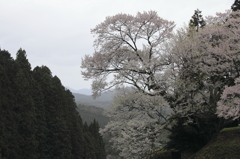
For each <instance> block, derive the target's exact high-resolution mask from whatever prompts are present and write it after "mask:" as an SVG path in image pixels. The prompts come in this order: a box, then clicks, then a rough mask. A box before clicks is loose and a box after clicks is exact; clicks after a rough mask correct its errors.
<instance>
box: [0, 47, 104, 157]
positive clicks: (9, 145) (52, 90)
mask: <svg viewBox="0 0 240 159" xmlns="http://www.w3.org/2000/svg"><path fill="white" fill-rule="evenodd" d="M98 131H99V125H98V123H97V122H96V121H95V120H94V121H93V122H92V123H91V124H90V125H87V124H83V123H82V119H81V117H80V115H79V114H78V112H77V110H76V104H75V102H74V97H73V95H72V93H71V92H70V91H69V90H66V89H65V87H64V86H63V85H62V84H61V81H60V79H59V78H58V77H57V76H52V73H51V71H50V69H49V68H48V67H46V66H41V67H39V66H37V67H35V68H34V69H33V70H32V69H31V65H30V63H29V62H28V59H27V55H26V52H25V51H24V50H22V49H20V50H19V51H18V52H17V55H16V59H13V58H12V57H11V55H10V53H9V52H8V51H6V50H0V159H10V158H11V159H46V158H51V159H84V158H92V159H103V158H105V151H104V144H103V141H102V137H101V136H100V134H99V133H98Z"/></svg>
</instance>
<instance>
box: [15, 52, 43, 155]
mask: <svg viewBox="0 0 240 159" xmlns="http://www.w3.org/2000/svg"><path fill="white" fill-rule="evenodd" d="M15 61H16V66H17V73H16V77H15V79H14V86H15V95H16V98H15V99H16V103H15V108H16V109H15V110H16V112H17V114H18V115H17V118H18V135H19V139H18V141H19V145H20V148H21V151H20V156H21V158H24V159H28V158H29V159H32V158H37V147H38V142H37V140H36V136H35V134H36V130H37V128H36V127H37V125H36V114H35V110H36V108H35V103H34V99H33V97H32V93H33V90H34V87H33V86H34V84H35V83H34V80H33V77H32V73H31V65H30V63H29V62H28V60H27V55H26V52H25V51H24V50H22V49H20V50H19V51H18V52H17V56H16V60H15ZM26 152H28V153H26Z"/></svg>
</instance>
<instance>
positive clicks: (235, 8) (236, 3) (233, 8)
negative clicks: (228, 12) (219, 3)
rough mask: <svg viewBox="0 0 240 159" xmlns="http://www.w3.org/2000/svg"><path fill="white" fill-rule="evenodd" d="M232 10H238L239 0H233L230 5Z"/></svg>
mask: <svg viewBox="0 0 240 159" xmlns="http://www.w3.org/2000/svg"><path fill="white" fill-rule="evenodd" d="M231 9H232V11H234V12H235V11H238V10H240V0H235V2H234V3H233V5H232V6H231Z"/></svg>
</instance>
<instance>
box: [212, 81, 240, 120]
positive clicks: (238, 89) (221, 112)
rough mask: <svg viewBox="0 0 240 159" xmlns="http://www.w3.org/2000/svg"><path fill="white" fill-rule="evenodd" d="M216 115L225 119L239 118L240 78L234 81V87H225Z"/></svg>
mask: <svg viewBox="0 0 240 159" xmlns="http://www.w3.org/2000/svg"><path fill="white" fill-rule="evenodd" d="M217 114H218V116H219V117H224V118H225V119H228V118H233V120H235V119H238V118H240V78H237V79H236V80H235V85H234V86H231V87H226V88H225V90H224V91H223V94H222V96H221V100H220V101H219V102H218V107H217Z"/></svg>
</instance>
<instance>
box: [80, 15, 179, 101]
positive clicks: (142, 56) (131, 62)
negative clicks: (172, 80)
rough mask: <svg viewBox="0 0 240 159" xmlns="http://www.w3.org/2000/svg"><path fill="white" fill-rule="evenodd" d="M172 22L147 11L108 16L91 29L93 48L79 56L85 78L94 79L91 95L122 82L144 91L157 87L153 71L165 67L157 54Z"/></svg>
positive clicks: (156, 79)
mask: <svg viewBox="0 0 240 159" xmlns="http://www.w3.org/2000/svg"><path fill="white" fill-rule="evenodd" d="M174 26H175V24H174V22H171V21H167V20H165V19H162V18H161V17H159V16H158V14H157V12H155V11H149V12H143V13H137V15H136V16H132V15H128V14H117V15H115V16H111V17H107V18H106V19H105V21H104V22H102V23H101V24H99V25H97V26H96V27H95V28H94V29H92V30H91V32H92V33H93V34H94V35H95V36H96V39H95V41H94V47H95V52H94V54H93V55H92V56H91V55H86V56H85V58H83V59H82V64H81V68H82V69H84V70H83V71H82V75H83V76H84V78H85V79H93V82H92V90H93V96H95V97H97V96H98V95H100V93H101V92H103V91H105V90H107V89H110V88H112V87H114V86H119V85H122V84H124V83H125V84H130V85H133V86H134V87H136V88H137V89H139V90H140V91H142V92H145V93H153V92H156V90H160V89H161V86H160V81H159V79H158V78H157V76H156V75H157V74H161V73H162V72H163V70H164V68H165V67H164V66H165V65H166V64H165V63H164V62H162V61H161V58H160V57H161V55H162V52H163V51H164V47H163V43H164V42H166V41H168V40H169V38H170V37H171V36H172V31H173V28H174ZM109 75H112V76H113V78H112V80H111V81H107V80H106V79H107V77H109Z"/></svg>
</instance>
